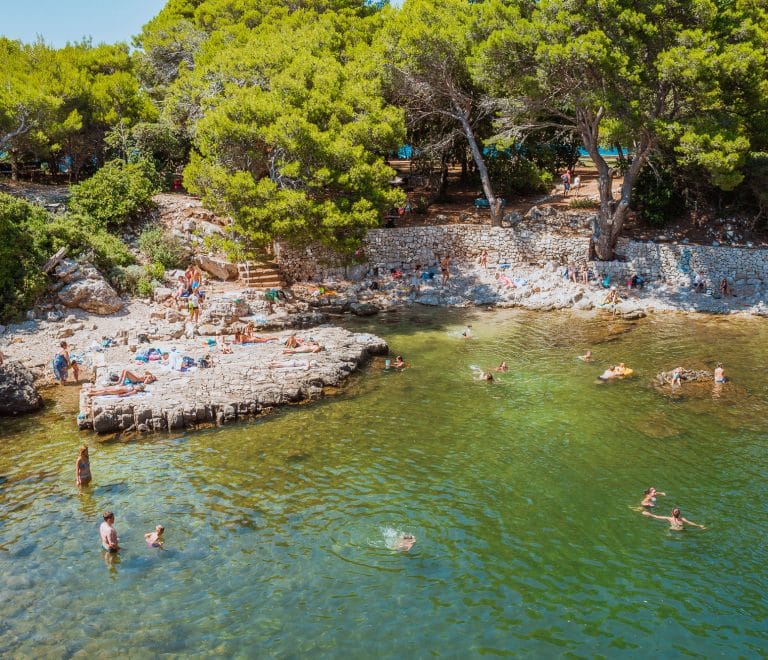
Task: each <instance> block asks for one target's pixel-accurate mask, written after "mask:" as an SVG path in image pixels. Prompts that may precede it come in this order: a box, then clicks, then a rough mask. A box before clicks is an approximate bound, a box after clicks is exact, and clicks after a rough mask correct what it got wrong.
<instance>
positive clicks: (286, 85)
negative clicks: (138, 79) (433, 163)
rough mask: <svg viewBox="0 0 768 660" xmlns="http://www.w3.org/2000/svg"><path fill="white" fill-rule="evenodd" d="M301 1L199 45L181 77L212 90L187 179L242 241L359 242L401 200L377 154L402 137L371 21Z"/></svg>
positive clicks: (350, 245)
mask: <svg viewBox="0 0 768 660" xmlns="http://www.w3.org/2000/svg"><path fill="white" fill-rule="evenodd" d="M359 21H360V19H357V18H354V17H353V16H347V15H344V16H342V15H330V14H316V13H314V12H310V11H306V10H305V11H296V12H294V13H292V14H289V15H287V16H285V17H279V18H278V17H276V18H275V19H274V21H270V22H263V23H260V24H259V25H258V26H257V27H254V29H253V30H252V31H250V32H249V33H248V35H247V37H244V38H243V40H242V42H235V43H232V44H230V45H229V46H224V45H223V44H217V45H218V46H219V47H218V48H217V50H216V51H215V52H206V54H205V57H203V56H202V55H201V57H200V64H199V65H198V63H197V60H196V66H195V70H194V71H193V73H192V74H191V78H190V79H189V80H187V81H185V84H187V83H189V84H191V85H195V86H197V85H200V86H202V88H203V89H210V86H211V81H212V80H215V81H218V85H219V89H220V90H221V91H220V92H218V93H217V94H215V95H213V96H212V95H210V94H208V96H207V98H206V100H205V106H204V108H202V111H203V112H204V116H203V117H202V118H201V119H200V120H199V121H197V123H196V127H195V136H196V138H195V147H196V149H197V153H193V155H192V157H191V159H190V164H189V165H188V166H187V168H186V170H185V173H184V184H185V187H186V188H187V189H188V190H190V191H192V192H195V193H197V194H199V195H201V196H202V197H203V198H204V200H205V201H206V203H207V205H209V206H210V207H212V208H216V209H217V210H219V211H221V212H224V213H227V214H229V215H230V216H231V217H232V218H233V220H234V230H235V232H236V233H237V235H238V236H239V237H240V238H241V239H242V240H244V241H245V242H246V243H247V244H248V245H252V246H263V245H265V244H268V243H269V242H270V241H272V240H274V239H275V238H277V237H280V238H282V239H284V240H291V241H296V242H301V241H307V240H321V241H324V242H325V243H327V244H329V245H333V246H335V247H337V248H340V249H342V250H349V249H351V248H353V247H355V246H356V245H357V244H358V242H359V240H360V238H361V236H362V235H363V233H364V231H365V230H366V229H367V228H369V227H375V226H377V225H378V224H379V222H380V218H381V216H382V214H383V212H384V211H386V209H387V208H390V207H392V206H396V205H399V204H401V203H402V202H403V193H402V192H401V191H398V190H396V189H393V188H392V187H391V186H390V185H389V181H390V179H391V178H392V176H393V171H392V170H391V169H390V168H389V167H388V166H387V165H386V164H385V163H384V161H383V158H382V156H381V155H380V154H383V153H386V152H388V151H389V150H391V149H393V148H396V147H397V146H398V145H399V144H400V143H401V141H402V139H403V124H402V115H401V113H400V112H399V111H398V110H397V109H395V108H393V107H391V106H388V105H386V104H385V103H384V102H383V100H382V97H381V92H380V82H379V79H378V77H377V76H376V75H375V74H374V73H372V72H371V71H370V67H369V62H368V59H369V58H368V53H369V49H368V46H367V40H368V39H369V38H370V35H369V34H367V32H369V28H367V26H366V25H365V24H364V23H361V22H359Z"/></svg>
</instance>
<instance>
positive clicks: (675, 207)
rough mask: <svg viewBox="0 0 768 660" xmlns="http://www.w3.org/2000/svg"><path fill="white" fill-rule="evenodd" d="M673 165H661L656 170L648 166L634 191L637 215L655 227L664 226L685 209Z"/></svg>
mask: <svg viewBox="0 0 768 660" xmlns="http://www.w3.org/2000/svg"><path fill="white" fill-rule="evenodd" d="M673 172H674V170H673V167H672V166H669V167H665V166H664V165H660V166H659V167H658V169H657V170H656V171H654V170H652V169H651V168H649V167H646V168H645V169H644V170H643V171H642V172H640V176H639V177H638V178H637V183H636V184H635V189H634V190H633V191H632V206H633V208H634V209H635V210H636V211H637V217H638V218H639V219H640V220H641V221H643V222H645V223H647V224H649V225H652V226H654V227H664V226H665V225H666V224H667V223H668V222H669V221H670V220H674V219H676V218H678V217H679V216H680V214H681V213H682V212H683V210H684V209H685V202H684V200H683V196H682V195H681V194H680V193H679V191H678V189H677V187H676V186H675V183H674V177H673Z"/></svg>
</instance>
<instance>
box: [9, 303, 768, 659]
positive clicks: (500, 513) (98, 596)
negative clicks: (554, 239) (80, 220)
mask: <svg viewBox="0 0 768 660" xmlns="http://www.w3.org/2000/svg"><path fill="white" fill-rule="evenodd" d="M367 323H368V322H366V321H361V322H359V323H358V324H357V327H360V328H365V329H372V330H374V331H376V330H378V331H380V332H383V333H384V334H385V336H386V338H387V339H388V341H389V342H390V345H391V346H392V349H393V350H394V351H397V352H398V353H403V354H404V355H405V357H406V360H407V361H408V362H409V363H411V365H412V366H411V368H409V369H406V370H404V371H402V372H394V371H392V372H384V371H382V370H381V368H380V365H379V366H376V367H372V368H371V369H369V370H368V372H367V373H366V375H365V377H363V378H357V379H355V380H353V381H352V383H351V384H350V387H349V388H348V390H347V392H346V393H345V394H343V395H341V396H338V397H334V398H332V399H328V400H325V401H323V402H321V403H319V404H317V405H313V406H305V407H301V408H297V409H292V410H287V411H283V412H280V413H279V414H277V415H275V416H273V417H272V418H268V419H265V420H261V421H258V422H254V423H250V424H243V425H239V426H235V427H228V428H224V429H212V430H208V431H203V432H198V433H190V434H184V435H180V436H179V435H176V436H158V437H152V438H148V439H144V440H142V441H139V442H133V443H120V442H110V443H104V444H100V443H99V442H98V441H97V440H96V439H95V438H92V439H91V445H92V451H91V454H92V463H93V471H94V475H95V480H94V484H93V486H92V487H91V488H89V489H87V490H85V491H84V492H83V493H78V492H77V490H76V488H75V487H74V484H73V481H74V479H73V474H72V472H73V469H72V468H73V464H74V458H75V456H76V448H77V446H78V445H79V444H80V443H81V442H82V441H83V439H84V438H86V437H88V436H83V435H78V434H77V433H76V431H74V430H73V423H72V419H71V416H70V415H71V413H72V410H70V409H67V408H66V404H61V403H59V404H56V405H51V406H49V409H48V411H47V412H46V413H44V414H43V415H42V416H37V417H33V418H27V419H24V420H13V421H11V422H10V423H9V424H7V429H6V430H5V431H4V438H3V441H4V442H5V443H6V446H7V447H13V452H8V451H6V452H4V453H3V456H2V458H0V494H2V508H1V509H0V594H2V598H0V621H2V623H1V624H0V653H2V654H4V655H17V656H39V655H75V654H87V655H89V656H91V655H93V656H98V655H104V654H106V653H112V652H114V651H115V650H118V652H120V651H123V652H126V653H133V654H136V655H138V654H142V653H147V654H150V655H152V654H157V653H169V654H179V655H189V654H209V655H235V656H246V655H252V654H258V653H262V654H274V655H281V656H299V655H305V654H311V655H313V656H327V657H338V656H342V655H354V656H359V655H362V654H364V653H369V654H375V655H377V656H396V655H402V654H403V652H404V648H403V640H407V642H408V649H407V650H405V651H406V652H410V653H411V654H413V653H415V654H417V655H422V654H423V655H426V654H428V653H439V654H442V655H459V654H467V653H471V654H476V653H499V652H501V653H505V652H512V653H518V654H526V655H536V656H544V657H552V656H556V655H561V654H564V653H568V652H570V653H573V654H577V655H605V656H615V655H617V654H627V655H641V654H642V655H648V654H650V653H661V654H663V655H665V656H675V655H685V654H689V653H692V654H698V655H707V656H709V655H715V654H719V655H725V654H728V655H741V656H757V655H761V654H762V653H764V648H765V644H766V639H765V635H766V633H765V625H764V620H765V618H766V616H767V615H768V604H767V603H766V597H765V589H764V577H763V576H764V570H763V567H764V565H765V563H766V560H767V559H768V556H766V555H767V553H766V550H765V543H764V542H763V540H764V530H763V526H764V520H765V514H766V508H767V505H766V504H765V502H766V501H768V499H767V498H766V492H765V491H766V486H765V473H766V463H767V461H766V454H765V440H766V437H768V434H767V433H766V428H765V423H764V419H765V413H766V394H767V392H768V390H767V389H766V384H765V382H764V379H763V374H762V372H761V371H760V370H757V369H755V368H754V365H755V364H761V361H762V358H763V356H764V349H763V346H764V345H765V339H766V334H768V333H767V332H766V330H765V329H764V328H763V325H762V324H761V323H758V322H755V321H734V320H727V321H723V320H720V319H717V320H715V321H709V320H702V319H690V318H686V317H682V316H680V317H678V316H662V317H658V318H655V319H646V320H643V321H640V322H634V323H624V322H619V321H615V320H613V319H610V318H607V319H604V318H579V317H575V316H569V315H554V314H553V315H548V314H544V315H531V314H524V313H494V314H485V313H478V314H475V315H458V314H445V315H435V314H431V315H429V316H427V315H424V316H420V315H418V314H416V313H415V312H410V313H408V314H405V315H402V316H391V317H389V319H388V320H387V322H386V324H385V325H384V329H383V331H382V330H381V328H376V327H375V326H371V325H367ZM466 323H471V324H472V325H473V333H474V336H473V338H472V339H469V340H465V339H463V338H461V336H460V335H461V329H462V328H463V327H464V325H465V324H466ZM587 348H591V349H592V350H593V352H594V358H595V359H594V362H593V363H591V364H584V363H582V362H580V361H578V360H576V359H575V358H576V356H577V355H579V354H581V353H583V352H584V351H585V350H586V349H587ZM502 359H504V360H507V362H508V363H509V365H510V371H509V372H507V373H498V374H496V376H497V377H496V379H495V382H494V383H492V384H489V383H485V382H478V381H476V380H473V375H474V370H473V368H472V367H478V368H481V369H488V368H491V367H493V366H495V365H496V364H498V363H499V362H500V361H501V360H502ZM718 360H722V361H723V362H724V363H725V364H726V368H727V371H728V373H729V375H730V376H731V377H732V379H733V387H728V386H726V388H724V389H723V390H722V391H721V392H715V391H712V390H709V389H708V388H701V389H700V390H698V391H694V390H692V389H688V388H685V387H684V388H683V391H682V392H681V393H679V394H676V395H671V394H670V393H666V392H658V391H657V390H655V389H654V388H653V387H652V386H651V384H650V380H651V377H652V375H653V374H655V373H656V372H657V371H660V370H662V369H671V368H673V367H675V366H677V365H678V364H684V365H688V366H697V367H702V368H709V369H712V368H713V366H714V363H715V361H718ZM617 362H625V363H626V364H627V365H629V366H631V367H633V368H634V369H635V370H636V373H637V377H636V378H633V379H628V380H626V381H622V382H617V383H608V384H598V383H597V382H596V377H597V375H599V374H600V373H601V372H602V371H603V370H604V369H605V368H606V367H607V366H608V365H609V364H613V363H617ZM62 406H63V408H62ZM649 485H655V486H657V487H658V488H659V489H660V490H662V491H665V492H666V493H667V496H666V497H659V501H658V507H657V511H658V512H660V513H664V514H665V515H666V514H667V513H668V512H669V510H670V509H671V508H672V506H675V505H679V506H681V507H683V513H684V515H685V516H686V517H688V518H690V519H692V520H694V521H696V522H699V523H702V524H704V525H706V527H707V529H706V530H703V531H702V530H691V531H687V532H685V533H675V532H671V531H670V530H668V529H667V525H666V524H665V523H662V522H660V521H653V520H650V519H646V518H643V517H642V516H641V515H640V513H639V512H638V511H637V510H636V509H637V505H638V504H639V501H640V498H641V495H642V491H643V489H644V488H646V487H647V486H649ZM107 508H109V509H112V510H114V511H115V512H116V515H117V519H116V523H115V524H116V527H117V529H118V532H119V534H120V537H121V543H122V545H123V547H124V550H123V552H121V553H120V556H119V557H117V558H114V557H106V558H105V556H104V555H103V553H101V551H100V550H99V544H98V535H97V530H98V525H99V523H100V514H101V511H102V510H104V509H107ZM158 523H162V524H165V525H166V528H167V531H166V537H167V538H166V547H165V549H163V550H158V549H153V548H148V547H146V545H145V544H144V543H143V537H142V535H143V533H144V532H146V531H149V530H150V529H152V528H153V527H154V525H155V524H158ZM402 534H413V535H415V537H416V544H415V545H414V546H413V548H412V549H411V550H410V551H409V552H402V551H398V550H395V549H393V547H394V544H395V542H396V539H397V537H398V536H400V535H402Z"/></svg>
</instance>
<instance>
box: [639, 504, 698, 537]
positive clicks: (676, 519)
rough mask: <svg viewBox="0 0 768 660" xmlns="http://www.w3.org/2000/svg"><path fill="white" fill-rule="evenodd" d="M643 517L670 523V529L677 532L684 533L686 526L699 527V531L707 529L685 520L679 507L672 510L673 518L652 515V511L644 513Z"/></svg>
mask: <svg viewBox="0 0 768 660" xmlns="http://www.w3.org/2000/svg"><path fill="white" fill-rule="evenodd" d="M643 515H644V516H648V517H649V518H655V519H656V520H666V521H668V522H669V528H670V529H672V530H674V531H676V532H681V531H683V530H684V529H685V526H686V525H692V526H693V527H698V528H699V529H706V527H704V525H699V524H698V523H695V522H691V521H690V520H687V519H686V518H683V516H682V515H681V513H680V509H679V507H675V508H674V509H672V515H671V516H657V515H656V514H654V513H651V512H650V511H643Z"/></svg>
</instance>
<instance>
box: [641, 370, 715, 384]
mask: <svg viewBox="0 0 768 660" xmlns="http://www.w3.org/2000/svg"><path fill="white" fill-rule="evenodd" d="M673 373H674V369H673V370H671V371H662V372H660V373H658V374H656V381H655V382H656V384H658V385H671V384H672V374H673ZM680 380H682V381H683V382H684V383H712V382H714V374H713V373H712V372H711V371H707V370H706V369H686V368H683V369H682V370H681V371H680Z"/></svg>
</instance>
